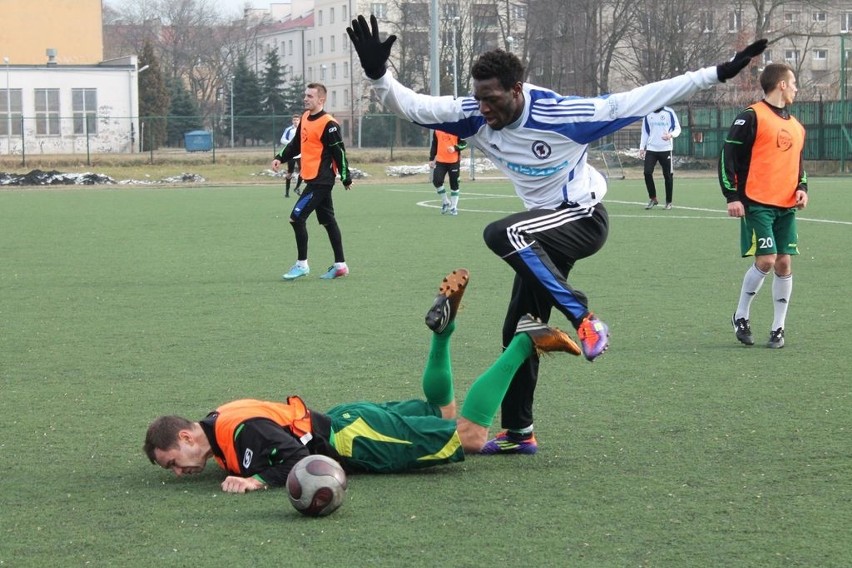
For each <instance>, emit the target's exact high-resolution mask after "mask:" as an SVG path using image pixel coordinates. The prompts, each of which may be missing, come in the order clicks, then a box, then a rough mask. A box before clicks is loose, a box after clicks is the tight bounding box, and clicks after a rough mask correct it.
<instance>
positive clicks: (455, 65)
mask: <svg viewBox="0 0 852 568" xmlns="http://www.w3.org/2000/svg"><path fill="white" fill-rule="evenodd" d="M459 20H461V18H460V17H458V16H455V17H453V98H454V99H457V98H458V96H459V43H458V37H457V36H456V34H457V32H458V27H459Z"/></svg>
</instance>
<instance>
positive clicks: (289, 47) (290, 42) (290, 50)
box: [287, 39, 293, 55]
mask: <svg viewBox="0 0 852 568" xmlns="http://www.w3.org/2000/svg"><path fill="white" fill-rule="evenodd" d="M287 52H288V55H293V40H292V39H288V40H287Z"/></svg>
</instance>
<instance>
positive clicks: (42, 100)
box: [35, 89, 59, 136]
mask: <svg viewBox="0 0 852 568" xmlns="http://www.w3.org/2000/svg"><path fill="white" fill-rule="evenodd" d="M35 119H36V134H37V135H39V136H59V89H36V90H35Z"/></svg>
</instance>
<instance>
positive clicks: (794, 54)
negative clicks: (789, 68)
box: [784, 49, 799, 65]
mask: <svg viewBox="0 0 852 568" xmlns="http://www.w3.org/2000/svg"><path fill="white" fill-rule="evenodd" d="M784 60H785V61H786V62H787V63H789V64H790V65H796V64H797V63H798V62H799V50H798V49H785V50H784Z"/></svg>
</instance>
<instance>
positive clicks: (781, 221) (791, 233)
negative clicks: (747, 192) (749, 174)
mask: <svg viewBox="0 0 852 568" xmlns="http://www.w3.org/2000/svg"><path fill="white" fill-rule="evenodd" d="M740 250H741V251H742V253H743V256H761V255H765V254H799V234H798V231H797V229H796V209H795V208H790V209H783V208H780V207H766V206H763V205H749V206H748V207H747V209H746V214H745V217H742V218H741V219H740Z"/></svg>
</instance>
